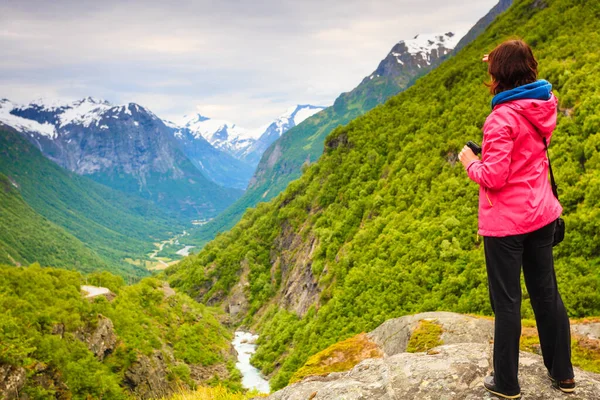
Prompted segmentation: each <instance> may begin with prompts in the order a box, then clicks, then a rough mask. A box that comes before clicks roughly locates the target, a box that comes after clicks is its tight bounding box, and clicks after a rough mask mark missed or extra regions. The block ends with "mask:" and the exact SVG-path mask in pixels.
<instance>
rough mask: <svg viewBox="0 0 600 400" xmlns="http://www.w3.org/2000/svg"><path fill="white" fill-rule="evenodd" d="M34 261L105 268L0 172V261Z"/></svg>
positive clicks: (57, 265)
mask: <svg viewBox="0 0 600 400" xmlns="http://www.w3.org/2000/svg"><path fill="white" fill-rule="evenodd" d="M34 261H38V262H39V263H41V264H42V265H54V266H56V267H62V268H67V269H80V270H81V271H84V272H91V271H94V270H101V269H105V270H109V269H110V267H109V266H108V265H107V264H106V263H105V262H104V261H102V260H101V259H100V257H98V255H96V254H95V253H94V252H93V251H92V250H90V249H88V248H86V247H85V245H84V244H83V243H81V241H79V240H78V239H77V238H75V237H74V236H73V235H70V234H69V233H67V232H66V231H65V230H64V229H62V228H60V227H59V226H57V225H55V224H53V223H52V222H50V221H48V220H47V219H45V218H44V217H42V216H41V215H39V214H37V213H36V212H35V211H34V210H33V209H32V208H31V207H29V206H28V205H27V203H25V201H23V198H22V197H21V195H20V194H19V191H18V189H17V187H16V184H15V183H13V182H11V181H9V180H8V178H7V177H6V176H4V175H3V174H1V173H0V263H3V264H13V265H27V264H30V263H32V262H34Z"/></svg>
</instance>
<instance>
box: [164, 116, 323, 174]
mask: <svg viewBox="0 0 600 400" xmlns="http://www.w3.org/2000/svg"><path fill="white" fill-rule="evenodd" d="M322 109H324V107H319V106H313V105H310V104H305V105H297V106H294V107H291V108H289V109H288V110H287V111H286V112H285V113H284V114H282V115H280V116H279V117H277V118H276V119H275V120H274V121H273V122H271V123H270V124H267V125H265V126H263V127H261V128H258V129H254V130H250V129H244V128H242V127H240V126H238V125H236V124H234V123H231V122H228V121H223V120H214V119H210V118H207V117H205V116H202V115H200V114H195V115H191V116H185V117H183V119H182V120H181V121H179V123H178V124H174V125H172V126H174V127H179V129H178V130H177V131H176V133H175V135H176V137H178V138H179V139H182V138H183V137H185V136H187V137H188V138H189V134H191V135H192V136H193V137H195V138H197V139H198V138H204V139H206V140H207V141H208V142H209V143H210V144H211V145H213V146H214V147H216V148H217V149H221V150H224V151H226V152H228V153H229V154H231V155H232V156H234V157H235V158H237V159H238V160H241V161H244V162H246V163H249V164H250V165H253V166H256V165H257V164H258V162H259V161H260V157H261V156H262V153H263V152H264V151H265V150H266V149H267V147H269V145H270V144H271V143H273V142H274V141H275V140H277V139H278V138H279V137H280V136H281V135H282V134H283V133H285V132H286V131H287V130H288V129H290V128H293V127H294V126H296V125H298V124H299V123H301V122H302V121H304V120H305V119H306V118H308V117H310V116H311V115H313V114H315V113H317V112H319V111H321V110H322ZM186 131H188V132H189V134H187V133H186Z"/></svg>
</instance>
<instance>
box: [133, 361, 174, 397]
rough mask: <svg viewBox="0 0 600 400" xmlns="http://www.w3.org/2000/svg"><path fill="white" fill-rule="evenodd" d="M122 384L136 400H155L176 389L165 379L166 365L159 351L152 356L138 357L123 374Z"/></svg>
mask: <svg viewBox="0 0 600 400" xmlns="http://www.w3.org/2000/svg"><path fill="white" fill-rule="evenodd" d="M123 382H124V384H125V385H126V386H127V387H128V388H129V389H130V390H131V391H132V392H133V393H134V395H135V397H136V398H138V399H155V398H159V399H160V398H162V397H166V396H169V395H170V394H172V393H173V392H174V391H175V389H176V388H174V387H171V385H170V384H169V380H168V379H167V363H166V362H165V359H164V355H163V353H162V352H160V351H154V353H152V356H150V357H148V356H145V355H142V356H139V357H138V359H137V361H136V362H134V363H133V364H132V365H131V367H129V369H128V370H127V371H126V372H125V379H124V381H123Z"/></svg>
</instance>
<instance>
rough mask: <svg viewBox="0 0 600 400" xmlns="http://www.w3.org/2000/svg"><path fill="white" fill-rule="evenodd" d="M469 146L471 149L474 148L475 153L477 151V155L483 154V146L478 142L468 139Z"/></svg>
mask: <svg viewBox="0 0 600 400" xmlns="http://www.w3.org/2000/svg"><path fill="white" fill-rule="evenodd" d="M467 146H469V148H470V149H471V150H473V153H475V155H476V156H478V155H479V154H481V146H479V145H478V144H477V143H475V142H472V141H470V140H469V141H468V142H467Z"/></svg>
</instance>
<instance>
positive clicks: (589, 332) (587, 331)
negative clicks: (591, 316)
mask: <svg viewBox="0 0 600 400" xmlns="http://www.w3.org/2000/svg"><path fill="white" fill-rule="evenodd" d="M571 331H572V332H573V333H574V334H576V335H579V336H584V337H587V338H589V339H594V340H600V322H592V323H580V324H572V325H571Z"/></svg>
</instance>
